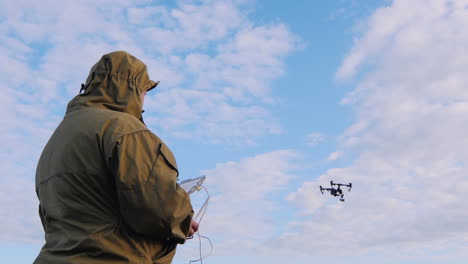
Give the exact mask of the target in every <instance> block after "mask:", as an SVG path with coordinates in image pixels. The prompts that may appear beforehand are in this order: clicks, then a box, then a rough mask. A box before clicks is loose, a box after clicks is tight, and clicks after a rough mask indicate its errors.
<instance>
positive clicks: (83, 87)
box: [79, 83, 86, 94]
mask: <svg viewBox="0 0 468 264" xmlns="http://www.w3.org/2000/svg"><path fill="white" fill-rule="evenodd" d="M85 90H86V86H85V85H84V83H82V84H81V88H80V92H79V94H82V93H83V92H84V91H85Z"/></svg>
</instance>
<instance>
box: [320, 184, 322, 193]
mask: <svg viewBox="0 0 468 264" xmlns="http://www.w3.org/2000/svg"><path fill="white" fill-rule="evenodd" d="M320 192H321V193H322V194H323V188H322V185H320Z"/></svg>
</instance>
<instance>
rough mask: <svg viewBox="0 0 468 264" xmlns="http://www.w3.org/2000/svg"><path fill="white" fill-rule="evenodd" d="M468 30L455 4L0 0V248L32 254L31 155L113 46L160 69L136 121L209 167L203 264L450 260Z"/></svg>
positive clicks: (460, 176)
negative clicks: (338, 186)
mask: <svg viewBox="0 0 468 264" xmlns="http://www.w3.org/2000/svg"><path fill="white" fill-rule="evenodd" d="M467 26H468V1H466V0H457V1H449V0H412V1H406V0H393V1H388V0H385V1H384V0H375V1H370V0H368V1H354V0H335V1H291V3H288V5H285V4H284V1H260V0H256V1H254V0H217V1H215V0H204V1H195V0H193V1H190V0H181V1H148V0H138V1H132V2H130V1H124V0H114V1H111V0H100V1H95V0H93V1H91V0H85V1H56V0H44V1H40V3H39V2H37V1H23V0H18V1H0V33H1V34H0V36H1V37H0V60H1V61H2V63H1V65H0V80H1V82H0V91H2V96H1V98H0V102H1V104H0V117H1V119H2V122H3V125H2V126H1V127H0V132H1V134H2V137H1V138H0V157H1V159H0V168H1V169H2V171H3V172H4V173H3V174H2V176H0V184H1V185H0V186H2V187H1V188H0V204H1V206H0V216H1V217H0V254H1V255H2V262H5V263H31V262H32V261H33V259H34V258H35V256H36V255H37V253H38V251H39V250H40V247H41V244H42V243H43V233H42V228H41V226H40V221H39V218H38V216H37V213H36V212H37V209H36V208H37V203H38V202H37V198H36V196H35V193H34V173H35V166H36V163H37V160H38V157H39V155H40V152H41V150H42V148H43V146H44V145H45V143H46V142H47V139H48V138H49V136H50V135H51V133H52V132H53V130H54V129H55V127H56V126H57V124H58V123H59V122H60V120H61V118H62V117H63V114H64V111H65V107H66V104H67V103H68V101H69V100H70V99H71V98H72V97H73V96H74V95H76V94H77V92H78V90H79V87H80V84H81V83H82V82H84V80H85V78H86V76H87V74H88V72H89V68H90V67H91V66H92V65H93V64H94V63H95V62H96V61H97V60H98V59H99V58H100V56H102V55H103V54H105V53H108V52H111V51H115V50H126V51H128V52H130V53H132V54H134V55H136V56H137V57H138V58H140V59H141V60H143V61H144V62H145V63H146V64H147V65H148V68H149V73H150V76H151V77H152V78H153V79H155V80H160V81H161V84H160V85H159V86H158V89H157V90H156V91H152V92H151V93H150V94H148V95H147V98H146V100H145V104H146V105H145V110H146V112H145V120H146V123H147V125H148V126H149V127H150V128H151V129H152V131H153V132H155V133H156V134H158V135H159V136H160V137H161V138H163V139H164V140H165V141H166V142H167V144H168V145H169V146H170V148H171V149H172V150H173V152H174V154H175V156H176V158H177V161H178V164H179V166H180V172H181V179H187V178H192V177H197V176H199V175H202V174H203V175H206V176H207V180H206V187H207V188H208V190H209V191H210V194H211V198H212V199H211V201H210V204H209V206H208V210H207V213H206V216H205V218H204V220H203V222H202V223H201V226H200V231H201V233H202V234H203V235H206V236H208V237H210V239H211V241H212V242H213V246H214V252H213V254H212V256H210V257H209V258H208V259H206V260H205V263H228V264H229V263H260V264H261V263H269V264H270V263H273V264H274V263H284V262H286V261H287V262H288V263H311V262H312V261H317V262H322V261H328V262H330V261H331V262H342V263H371V262H376V261H378V262H379V263H401V264H403V263H405V264H406V263H443V262H449V261H450V262H451V263H462V262H463V259H466V257H467V252H468V250H467V247H468V240H467V237H468V236H467V233H468V225H467V224H466V219H468V211H467V210H466V208H467V206H468V203H467V202H466V201H465V200H464V199H463V198H464V196H463V194H464V191H465V190H466V189H467V188H468V180H467V179H466V175H467V172H468V167H467V161H468V152H467V151H466V150H467V149H468V146H467V145H468V138H467V136H466V133H465V131H467V129H468V125H467V124H468V122H467V121H468V115H467V113H468V91H467V89H466V87H467V84H468V77H467V76H468V75H467V74H466V69H467V66H468V50H467V49H466V43H468V33H466V30H464V29H465V28H467ZM330 180H334V181H342V182H353V185H354V187H353V190H352V191H351V192H349V193H346V197H345V198H346V202H345V203H341V202H339V201H338V200H337V199H335V198H334V197H331V196H329V195H322V194H321V193H320V191H319V186H320V185H328V183H329V182H330ZM197 197H199V199H203V196H202V194H197ZM197 250H198V243H197V241H189V242H188V243H187V244H186V245H183V246H180V247H179V249H178V253H177V255H176V258H175V260H174V263H177V264H178V263H188V261H189V260H190V259H194V258H196V257H197V255H196V252H197ZM203 250H204V252H207V248H206V245H205V246H204V247H203ZM395 252H398V254H395Z"/></svg>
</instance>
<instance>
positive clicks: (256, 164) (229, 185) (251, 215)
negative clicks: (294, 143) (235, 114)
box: [179, 150, 299, 258]
mask: <svg viewBox="0 0 468 264" xmlns="http://www.w3.org/2000/svg"><path fill="white" fill-rule="evenodd" d="M298 157H299V156H298V154H297V153H296V152H294V151H291V150H279V151H273V152H268V153H264V154H260V155H257V156H253V157H248V158H244V159H242V160H240V161H230V162H225V163H219V164H216V167H215V168H213V169H210V170H205V171H202V174H204V175H206V176H207V179H206V186H207V187H208V189H209V190H210V192H211V193H212V194H211V196H212V200H211V202H210V205H209V207H208V211H207V214H206V217H205V218H204V219H205V220H204V221H203V222H202V223H201V225H200V232H201V233H202V234H204V235H208V236H214V235H216V239H217V240H216V244H215V248H216V254H215V255H217V256H220V255H233V254H234V255H236V254H237V255H245V254H249V253H255V250H256V249H257V248H258V247H259V246H261V245H262V244H263V243H265V241H266V240H267V239H268V238H269V237H271V236H272V235H273V234H275V233H277V232H278V227H279V226H281V223H279V222H278V220H277V219H275V217H274V216H275V215H278V213H279V212H281V210H282V209H281V208H280V205H279V204H277V203H276V202H274V201H273V200H272V199H271V197H273V196H277V195H280V194H281V193H282V192H284V191H285V190H286V188H287V186H288V183H289V182H290V181H291V180H292V179H293V178H294V175H293V174H292V172H293V171H294V170H295V169H297V168H296V166H295V165H294V164H295V162H296V159H297V158H298ZM234 245H235V246H234ZM191 246H198V245H193V244H189V245H186V246H184V247H181V248H180V249H179V252H180V253H181V255H180V257H182V258H183V257H185V258H187V255H186V254H187V253H183V252H190V250H191V249H190V247H191ZM248 252H249V253H248ZM257 253H258V252H257Z"/></svg>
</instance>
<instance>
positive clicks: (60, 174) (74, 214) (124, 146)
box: [35, 76, 193, 264]
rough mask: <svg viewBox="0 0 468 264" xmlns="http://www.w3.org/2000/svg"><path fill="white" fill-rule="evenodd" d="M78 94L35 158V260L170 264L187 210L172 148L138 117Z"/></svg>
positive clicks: (188, 216)
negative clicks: (38, 231) (39, 244)
mask: <svg viewBox="0 0 468 264" xmlns="http://www.w3.org/2000/svg"><path fill="white" fill-rule="evenodd" d="M106 78H112V76H110V77H109V76H108V77H106ZM118 81H119V80H117V82H118ZM120 81H121V80H120ZM104 82H105V80H102V81H100V82H99V84H102V83H104ZM126 82H127V80H124V81H123V83H126ZM111 83H115V82H111ZM117 86H118V85H117ZM119 89H120V88H119ZM131 96H133V95H131ZM88 97H91V96H88ZM83 100H84V102H87V101H86V100H87V97H86V95H84V96H82V97H80V96H77V98H75V99H74V100H72V102H70V104H69V108H68V111H67V114H66V116H65V117H64V119H63V121H62V122H61V124H60V125H59V126H58V128H57V129H56V131H55V132H54V134H53V135H52V137H51V138H50V140H49V142H48V143H47V145H46V147H45V148H44V151H43V153H42V155H41V158H40V161H39V163H38V167H37V171H36V191H37V195H38V198H39V200H40V208H39V214H40V216H41V220H42V224H43V226H44V230H45V239H46V244H45V245H44V247H43V249H42V251H41V253H40V254H39V256H38V258H37V259H36V261H35V263H90V264H93V263H170V261H171V259H172V257H173V255H174V253H175V251H174V249H175V247H176V245H177V243H183V242H184V241H185V238H186V236H187V232H188V228H189V226H190V221H191V217H192V214H193V212H192V209H191V205H190V200H189V198H188V195H187V194H186V193H185V192H184V191H183V190H181V189H180V188H179V187H178V185H177V184H176V180H177V175H178V172H177V164H176V162H175V159H174V156H173V155H172V152H171V151H170V150H169V149H168V148H167V146H166V145H165V144H164V143H163V142H162V141H161V140H160V139H159V138H158V137H157V136H156V135H154V134H153V133H151V132H150V131H149V130H148V129H147V128H146V126H145V125H144V124H143V123H142V122H141V121H140V120H139V119H138V118H137V117H136V116H134V115H132V114H129V113H127V112H121V111H115V110H110V109H108V108H109V107H108V106H105V107H101V105H102V104H101V105H97V107H96V106H94V105H93V106H91V107H90V106H87V105H83V103H82V102H83ZM93 100H95V99H93ZM132 100H133V99H132ZM127 101H128V100H127ZM73 102H75V104H74V103H73ZM76 102H79V103H76Z"/></svg>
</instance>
